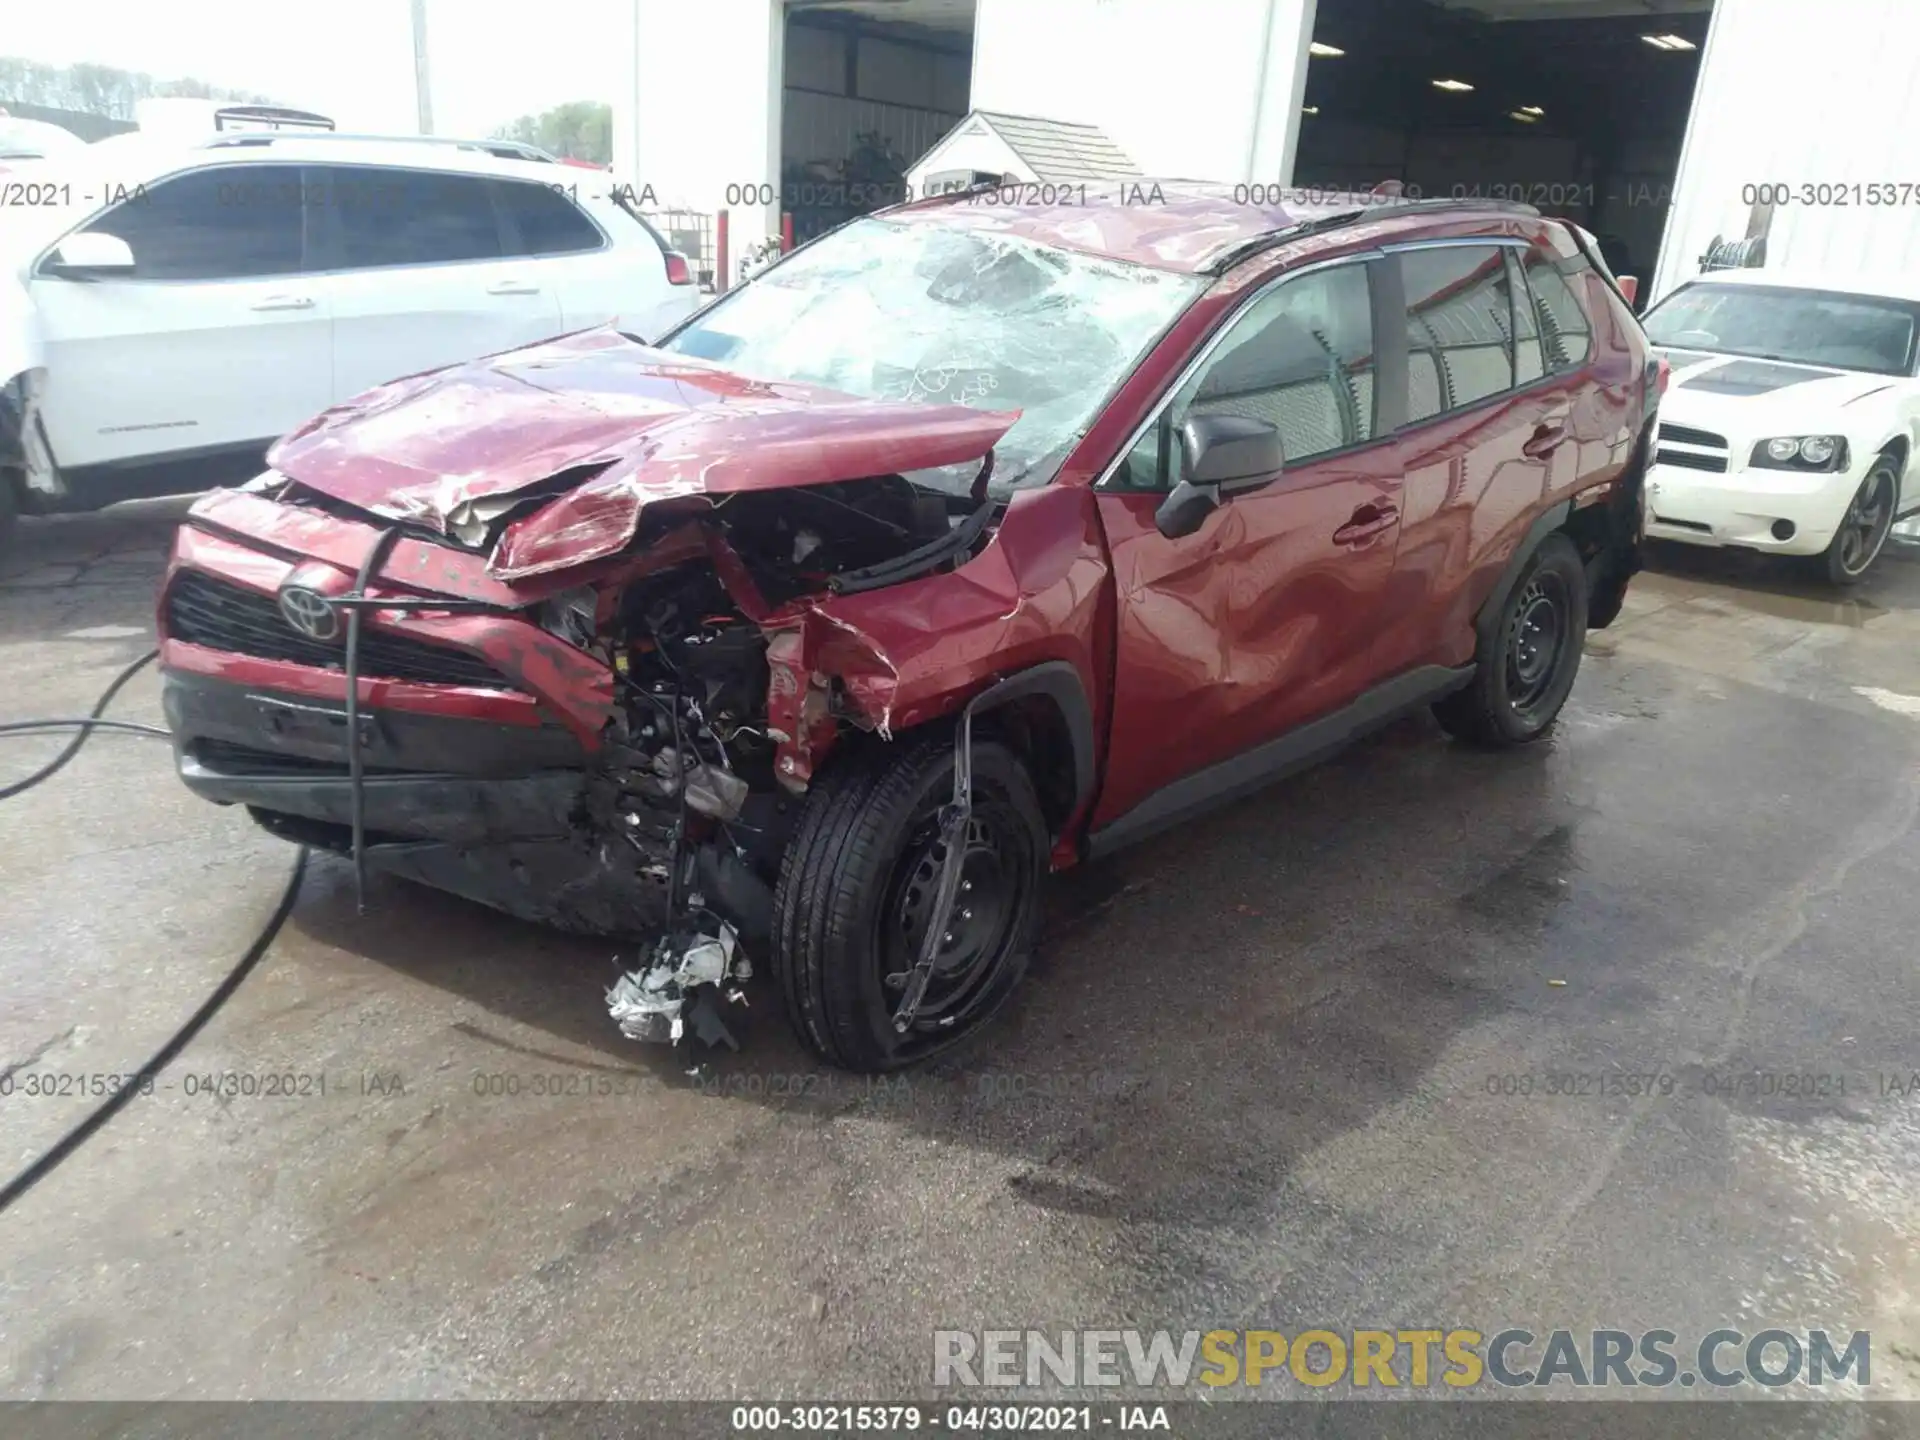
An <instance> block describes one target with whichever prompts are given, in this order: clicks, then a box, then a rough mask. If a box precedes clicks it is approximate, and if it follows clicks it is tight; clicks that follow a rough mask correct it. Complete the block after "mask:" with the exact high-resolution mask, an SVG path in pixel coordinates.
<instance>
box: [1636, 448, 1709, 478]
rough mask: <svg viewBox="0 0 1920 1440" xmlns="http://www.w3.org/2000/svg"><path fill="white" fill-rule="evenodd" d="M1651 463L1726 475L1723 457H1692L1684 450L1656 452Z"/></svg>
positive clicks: (1692, 455)
mask: <svg viewBox="0 0 1920 1440" xmlns="http://www.w3.org/2000/svg"><path fill="white" fill-rule="evenodd" d="M1653 463H1654V464H1656V465H1677V466H1679V467H1680V468H1681V469H1682V470H1709V471H1712V472H1713V473H1714V474H1715V475H1724V474H1726V473H1727V457H1726V456H1724V455H1694V454H1690V453H1689V452H1687V451H1685V450H1656V451H1655V452H1654V455H1653Z"/></svg>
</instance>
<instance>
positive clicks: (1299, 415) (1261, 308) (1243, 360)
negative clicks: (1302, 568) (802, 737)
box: [1112, 262, 1375, 491]
mask: <svg viewBox="0 0 1920 1440" xmlns="http://www.w3.org/2000/svg"><path fill="white" fill-rule="evenodd" d="M1374 374H1375V365H1374V354H1373V304H1372V299H1371V294H1370V292H1369V290H1368V287H1367V269H1366V264H1365V262H1354V263H1351V264H1346V265H1340V266H1337V267H1335V268H1332V269H1328V270H1320V271H1316V272H1314V273H1312V274H1310V275H1302V276H1301V277H1299V278H1298V279H1296V280H1288V281H1285V282H1284V283H1282V284H1281V285H1280V286H1279V287H1278V288H1276V289H1274V290H1271V291H1269V292H1268V293H1267V294H1265V295H1263V296H1261V297H1260V298H1259V299H1257V300H1255V301H1254V302H1253V303H1252V304H1251V305H1249V306H1247V307H1246V309H1244V310H1243V311H1241V313H1240V314H1239V315H1238V316H1237V317H1236V318H1235V319H1234V320H1232V321H1231V322H1229V328H1228V330H1227V332H1226V335H1225V337H1224V338H1223V339H1222V340H1221V342H1220V343H1219V344H1218V345H1217V346H1216V347H1215V348H1214V351H1213V353H1212V354H1211V355H1209V356H1208V357H1207V360H1206V363H1205V364H1203V365H1202V366H1201V368H1200V369H1199V370H1198V371H1197V372H1196V373H1195V374H1194V375H1193V376H1191V377H1190V378H1189V379H1188V381H1187V383H1186V384H1185V385H1183V386H1182V387H1181V389H1180V392H1179V393H1178V394H1177V395H1175V396H1174V397H1173V399H1172V401H1171V402H1170V403H1169V404H1167V405H1166V406H1165V408H1163V409H1162V410H1161V412H1160V415H1159V418H1158V419H1157V420H1156V422H1155V424H1154V426H1153V428H1152V429H1151V430H1149V431H1148V432H1147V433H1146V434H1145V435H1143V436H1142V437H1141V438H1140V441H1139V443H1138V444H1136V445H1135V446H1134V448H1133V450H1132V451H1131V452H1129V454H1128V455H1127V458H1126V459H1125V460H1124V461H1123V462H1122V463H1121V465H1120V467H1119V468H1118V469H1117V470H1116V471H1115V472H1114V475H1113V480H1112V485H1113V488H1115V489H1119V490H1149V491H1158V490H1170V489H1172V488H1173V485H1174V483H1175V481H1177V480H1178V479H1179V478H1180V477H1179V464H1180V462H1179V430H1180V426H1181V425H1182V424H1183V423H1184V422H1185V421H1187V420H1188V419H1189V418H1192V417H1194V416H1200V415H1236V416H1241V417H1244V418H1246V419H1250V420H1264V421H1266V422H1267V423H1268V424H1270V425H1272V426H1273V427H1274V428H1275V429H1277V430H1278V431H1279V432H1280V440H1281V444H1282V445H1283V446H1284V447H1285V449H1286V456H1287V463H1288V464H1289V465H1292V464H1294V463H1296V462H1299V461H1304V460H1310V459H1312V458H1313V457H1314V456H1316V455H1324V454H1327V453H1329V452H1330V451H1334V450H1344V449H1346V448H1347V447H1348V446H1350V445H1359V444H1362V443H1364V442H1365V441H1367V440H1370V439H1372V438H1373V435H1374Z"/></svg>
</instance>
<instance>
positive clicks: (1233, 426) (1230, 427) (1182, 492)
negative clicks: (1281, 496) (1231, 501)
mask: <svg viewBox="0 0 1920 1440" xmlns="http://www.w3.org/2000/svg"><path fill="white" fill-rule="evenodd" d="M1285 464H1286V450H1285V447H1284V446H1283V445H1282V444H1281V443H1280V432H1279V431H1278V430H1276V429H1275V428H1274V427H1273V426H1271V425H1269V424H1268V423H1267V422H1266V421H1264V420H1248V419H1244V418H1242V417H1241V416H1238V415H1199V416H1195V417H1194V418H1193V419H1191V420H1188V421H1187V422H1186V424H1184V425H1182V426H1181V427H1180V483H1179V484H1177V485H1175V486H1174V487H1173V489H1172V490H1171V491H1169V492H1168V494H1167V498H1166V499H1165V500H1163V501H1161V502H1160V508H1159V509H1158V510H1156V511H1154V513H1153V523H1154V525H1155V526H1156V527H1157V528H1158V529H1159V531H1160V533H1161V534H1162V535H1164V536H1166V537H1167V539H1169V540H1178V539H1180V538H1181V537H1182V536H1185V535H1191V534H1193V532H1194V531H1196V530H1198V529H1199V528H1200V527H1201V525H1202V524H1204V523H1205V522H1206V518H1207V516H1209V515H1211V514H1212V513H1213V512H1214V511H1215V510H1217V509H1219V508H1220V501H1221V498H1222V494H1223V493H1224V494H1226V495H1228V496H1231V495H1233V494H1236V493H1239V492H1241V491H1245V490H1256V489H1258V488H1259V487H1260V486H1262V485H1265V484H1266V483H1267V482H1268V481H1270V480H1272V479H1274V478H1275V477H1276V476H1278V475H1279V473H1280V470H1281V467H1282V466H1284V465H1285Z"/></svg>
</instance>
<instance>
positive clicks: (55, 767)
mask: <svg viewBox="0 0 1920 1440" xmlns="http://www.w3.org/2000/svg"><path fill="white" fill-rule="evenodd" d="M159 656H160V652H159V651H158V650H149V651H148V652H147V653H146V654H144V655H142V656H141V657H140V658H139V659H138V660H136V661H134V662H133V663H132V664H131V665H129V666H127V668H126V669H124V670H122V671H121V672H120V673H119V674H118V675H117V676H115V677H114V681H113V683H112V684H111V685H109V686H107V690H106V693H105V694H104V695H102V696H101V697H100V699H99V701H98V702H97V703H96V704H95V705H94V707H93V709H92V710H91V711H90V712H89V713H88V715H87V718H88V719H89V720H98V719H99V718H100V717H101V716H102V715H104V714H105V713H106V709H107V706H109V705H111V704H112V703H113V697H114V696H116V695H118V694H119V693H120V690H121V687H123V686H124V685H125V684H126V683H127V682H128V681H129V680H131V679H133V677H134V676H136V675H138V674H139V673H140V672H141V670H143V669H144V668H146V667H147V666H148V665H151V664H152V663H153V662H154V661H155V660H157V659H158V658H159ZM92 733H93V728H92V727H91V726H89V727H87V728H86V729H84V730H82V731H81V732H80V733H79V734H78V735H75V736H74V737H73V739H71V740H69V741H68V742H67V747H66V749H64V750H62V751H61V752H60V753H59V754H58V755H56V756H54V757H53V759H51V760H49V761H48V762H47V763H46V764H45V765H43V766H41V767H40V768H39V769H38V770H36V771H34V772H33V774H31V775H29V776H27V778H26V779H24V780H16V781H14V782H13V784H11V785H8V786H6V787H5V788H3V789H0V800H11V799H12V798H13V797H14V796H16V795H21V794H24V793H26V792H27V791H29V790H31V789H32V788H33V787H34V786H36V785H38V784H39V783H40V782H41V781H43V780H49V779H51V778H52V777H53V776H54V775H56V774H58V773H59V772H60V771H61V770H63V769H65V768H66V765H67V762H68V761H69V760H71V759H73V757H74V756H76V755H78V754H79V753H80V747H81V746H82V745H84V744H86V743H87V737H88V736H89V735H91V734H92Z"/></svg>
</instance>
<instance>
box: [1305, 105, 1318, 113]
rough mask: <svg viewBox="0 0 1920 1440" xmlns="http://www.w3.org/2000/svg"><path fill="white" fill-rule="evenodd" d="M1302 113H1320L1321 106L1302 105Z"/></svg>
mask: <svg viewBox="0 0 1920 1440" xmlns="http://www.w3.org/2000/svg"><path fill="white" fill-rule="evenodd" d="M1300 113H1301V114H1302V115H1318V114H1319V113H1320V107H1319V106H1318V105H1306V106H1302V107H1301V110H1300Z"/></svg>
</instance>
